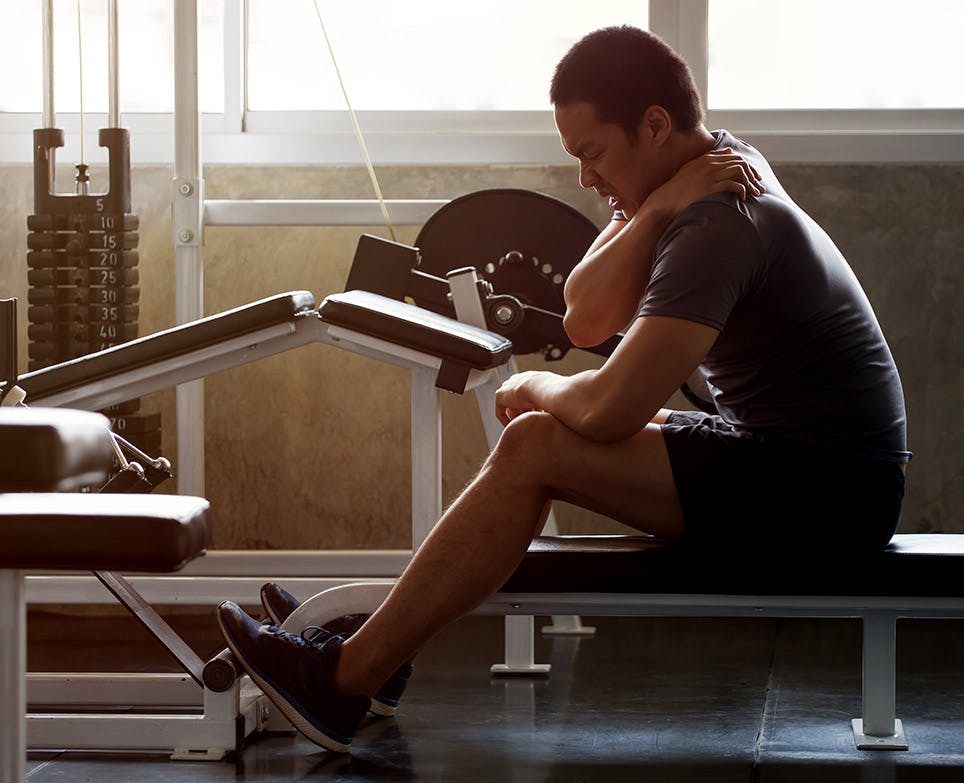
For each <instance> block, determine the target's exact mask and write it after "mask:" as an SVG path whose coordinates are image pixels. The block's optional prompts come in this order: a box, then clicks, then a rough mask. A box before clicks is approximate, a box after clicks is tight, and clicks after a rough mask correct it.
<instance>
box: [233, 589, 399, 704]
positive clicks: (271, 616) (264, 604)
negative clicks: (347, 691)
mask: <svg viewBox="0 0 964 783" xmlns="http://www.w3.org/2000/svg"><path fill="white" fill-rule="evenodd" d="M261 607H262V608H263V609H264V611H265V612H266V613H267V615H268V618H269V619H270V620H271V622H272V623H273V624H274V625H277V626H281V625H283V624H284V621H285V620H286V619H287V618H284V619H282V618H280V617H278V615H277V614H275V612H274V611H273V607H272V606H271V602H270V601H268V600H266V599H265V597H264V593H261ZM235 654H236V653H235ZM368 711H369V712H370V713H372V714H373V715H377V716H378V717H379V718H394V717H395V715H396V713H397V712H398V706H397V705H396V706H394V707H393V706H392V705H391V704H387V703H385V702H384V701H381V700H380V699H379V698H378V694H377V693H376V694H375V695H374V696H373V697H372V706H371V707H369V708H368Z"/></svg>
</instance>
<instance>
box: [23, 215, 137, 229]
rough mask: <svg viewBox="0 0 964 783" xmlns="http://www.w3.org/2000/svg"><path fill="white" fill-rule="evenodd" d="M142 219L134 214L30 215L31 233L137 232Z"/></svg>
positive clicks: (28, 224)
mask: <svg viewBox="0 0 964 783" xmlns="http://www.w3.org/2000/svg"><path fill="white" fill-rule="evenodd" d="M139 226H140V219H139V218H138V217H137V215H132V214H117V213H111V214H98V215H88V214H80V215H28V216H27V228H28V229H29V230H30V231H136V230H137V229H138V228H139Z"/></svg>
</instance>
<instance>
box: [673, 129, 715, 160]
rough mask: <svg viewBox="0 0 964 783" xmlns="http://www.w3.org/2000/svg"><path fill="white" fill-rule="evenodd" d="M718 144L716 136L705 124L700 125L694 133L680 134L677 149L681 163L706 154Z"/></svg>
mask: <svg viewBox="0 0 964 783" xmlns="http://www.w3.org/2000/svg"><path fill="white" fill-rule="evenodd" d="M715 144H716V137H715V136H714V135H713V134H712V133H710V132H709V131H708V130H707V129H706V126H705V125H700V126H699V127H697V128H696V129H695V130H694V131H693V132H692V133H686V134H680V135H679V136H678V142H677V150H676V153H677V155H678V160H679V165H680V166H682V165H683V164H684V163H688V162H689V161H691V160H693V159H694V158H698V157H699V156H700V155H705V154H706V153H707V152H709V151H710V150H711V149H713V146H714V145H715Z"/></svg>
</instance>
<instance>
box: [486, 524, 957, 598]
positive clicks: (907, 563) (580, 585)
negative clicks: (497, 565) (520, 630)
mask: <svg viewBox="0 0 964 783" xmlns="http://www.w3.org/2000/svg"><path fill="white" fill-rule="evenodd" d="M832 547H833V540H832V538H818V537H812V538H811V539H810V540H804V541H802V542H801V548H800V551H799V552H798V553H796V554H795V555H772V554H771V555H768V556H763V555H760V554H751V553H740V552H717V553H710V552H696V551H690V550H687V549H686V548H684V547H678V546H668V545H666V544H665V543H663V542H661V541H658V540H657V539H652V538H647V537H645V536H552V537H544V538H537V539H535V540H534V541H533V542H532V544H531V546H530V547H529V552H528V553H527V554H526V556H525V558H524V559H523V561H522V563H521V564H520V566H519V568H518V569H517V570H516V572H515V573H514V574H513V575H512V576H511V577H510V578H509V580H508V582H506V584H505V585H504V586H503V587H502V590H503V591H505V592H519V593H546V592H572V593H582V592H600V593H644V594H684V595H698V594H711V595H793V596H815V595H825V596H829V595H854V596H874V595H878V596H907V597H912V596H949V597H962V596H964V579H962V578H961V574H964V535H953V534H946V533H934V534H906V535H897V536H894V538H893V540H892V541H891V543H890V545H889V546H888V547H887V549H886V550H884V551H883V552H880V553H878V554H874V555H864V556H861V557H857V556H841V555H839V554H834V553H833V549H832Z"/></svg>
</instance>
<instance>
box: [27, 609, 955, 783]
mask: <svg viewBox="0 0 964 783" xmlns="http://www.w3.org/2000/svg"><path fill="white" fill-rule="evenodd" d="M178 622H179V623H180V624H181V625H182V626H183V627H184V634H185V636H186V637H187V638H189V640H190V641H191V643H192V644H193V645H194V646H195V648H196V649H197V650H198V652H199V653H201V654H202V655H207V654H209V653H210V652H211V651H213V650H214V649H215V648H216V647H217V644H218V642H217V639H216V637H214V636H213V634H212V632H211V625H212V623H211V622H209V621H208V619H207V618H206V617H203V618H198V617H193V618H192V617H187V618H180V619H179V620H178ZM588 622H589V621H588V620H587V623H588ZM592 624H593V625H596V626H597V628H598V631H597V634H596V636H595V637H594V638H590V639H573V638H561V637H555V638H553V637H543V638H541V639H540V640H539V643H538V657H539V660H541V661H547V662H549V663H551V664H552V665H553V672H552V676H551V677H550V678H549V679H547V680H544V681H535V682H532V681H519V680H509V681H505V680H494V679H491V678H490V677H489V674H488V666H489V664H491V663H494V662H497V660H498V659H499V655H500V652H501V643H502V641H501V635H500V628H501V624H500V621H499V620H497V619H494V618H469V619H466V620H462V621H461V622H459V623H456V624H455V625H454V626H453V627H451V628H450V629H448V630H446V631H445V632H443V633H442V634H441V635H440V636H439V637H438V638H437V639H435V640H434V641H433V642H432V643H431V644H430V645H429V646H428V647H427V648H426V650H425V651H424V653H423V654H422V656H420V658H419V659H418V661H417V662H416V674H415V677H414V678H413V680H412V683H411V685H410V686H409V690H408V692H407V693H406V694H405V698H404V702H403V705H402V707H401V708H400V710H399V714H398V716H397V717H395V718H393V719H380V720H374V719H373V720H372V721H371V722H369V723H367V724H365V725H364V726H363V727H362V729H361V731H360V732H359V734H358V735H357V736H356V738H355V742H354V744H353V746H352V752H351V754H350V755H348V756H335V755H333V754H327V753H325V752H322V751H320V750H319V749H318V748H316V747H315V746H314V745H312V744H311V743H310V742H308V741H307V740H304V739H302V738H301V737H300V736H295V735H272V736H263V737H257V738H253V739H252V740H251V741H250V742H249V745H248V747H247V748H246V749H245V750H244V751H243V752H242V753H240V754H239V755H238V756H237V757H236V758H234V759H232V760H231V761H229V762H172V761H168V760H167V759H165V758H160V757H149V756H130V755H119V754H115V755H93V754H83V753H76V752H73V753H71V752H60V753H44V754H31V755H30V757H29V759H28V774H27V780H28V781H29V783H47V782H48V781H71V783H77V782H79V781H155V780H157V781H161V780H163V781H170V782H172V783H173V782H175V781H193V782H195V783H205V782H206V781H211V782H212V783H213V782H214V781H228V780H234V781H238V780H245V781H265V782H266V781H288V780H302V779H319V780H333V781H341V780H345V781H348V780H351V781H368V780H371V781H409V780H431V781H513V782H516V781H518V782H519V783H523V782H525V783H529V781H546V783H548V782H549V781H552V782H559V783H562V782H563V781H565V782H566V783H578V782H579V781H597V780H598V781H606V783H617V782H618V781H673V782H674V783H688V782H689V781H708V782H709V781H712V782H713V783H730V781H733V782H734V783H736V782H737V781H740V782H743V781H759V782H761V783H763V782H764V781H765V782H766V783H776V782H777V781H779V782H780V783H796V782H797V781H801V782H802V781H807V783H811V782H812V781H817V783H837V782H838V781H861V782H862V783H863V782H867V781H873V782H874V783H892V782H893V783H897V782H900V783H908V782H910V781H928V782H934V783H943V781H964V665H962V662H964V624H961V623H952V622H946V623H945V622H938V621H929V622H923V621H921V622H904V623H901V624H900V625H899V626H898V638H899V650H898V670H899V672H898V675H899V676H898V696H897V698H898V715H899V716H900V717H901V718H902V719H903V721H904V725H905V729H906V732H907V736H908V739H909V741H910V750H909V751H906V752H879V751H878V752H866V751H858V750H856V749H855V748H854V744H853V738H852V735H851V731H850V718H852V717H856V716H857V715H859V710H860V696H859V693H860V690H859V689H860V660H859V658H860V656H859V638H860V637H859V635H860V627H859V625H858V624H857V623H856V622H850V621H840V620H835V621H804V620H674V619H659V620H646V619H610V618H604V619H595V620H593V621H592ZM28 627H29V628H30V629H31V630H30V635H31V643H30V662H29V665H30V668H31V669H33V670H39V669H51V668H58V667H60V666H63V665H64V664H66V663H68V662H69V663H70V666H69V668H85V667H86V668H96V667H98V666H105V667H107V668H121V667H119V666H118V665H117V664H116V663H114V662H112V661H111V657H112V656H113V657H114V658H120V659H122V660H124V661H126V662H127V663H129V662H130V661H131V660H134V659H137V660H138V665H137V666H136V667H134V668H140V669H143V670H150V669H151V668H156V669H158V670H159V669H160V666H159V665H158V664H157V663H156V662H155V661H154V660H153V659H152V657H151V656H152V655H153V653H152V652H148V649H149V647H148V646H147V643H146V642H145V643H142V642H141V641H139V637H138V631H137V630H136V629H135V630H134V631H131V630H130V629H129V628H128V627H127V626H126V625H124V623H122V622H120V621H118V620H109V621H97V620H93V621H92V620H90V619H89V618H88V619H85V620H84V622H83V623H82V624H77V623H76V622H71V621H67V620H65V619H64V618H62V617H60V616H58V615H50V614H47V613H39V614H38V613H31V616H30V620H29V622H28ZM121 639H123V640H124V642H123V643H121V642H120V641H119V640H121ZM148 641H149V640H148ZM121 648H123V650H121ZM131 650H135V651H137V652H136V653H132V652H131ZM78 661H80V663H78Z"/></svg>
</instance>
